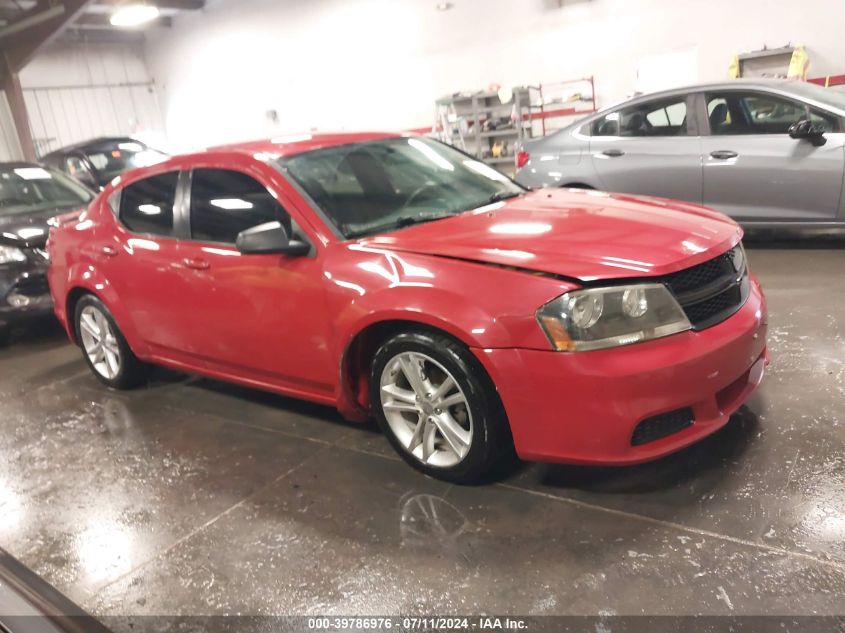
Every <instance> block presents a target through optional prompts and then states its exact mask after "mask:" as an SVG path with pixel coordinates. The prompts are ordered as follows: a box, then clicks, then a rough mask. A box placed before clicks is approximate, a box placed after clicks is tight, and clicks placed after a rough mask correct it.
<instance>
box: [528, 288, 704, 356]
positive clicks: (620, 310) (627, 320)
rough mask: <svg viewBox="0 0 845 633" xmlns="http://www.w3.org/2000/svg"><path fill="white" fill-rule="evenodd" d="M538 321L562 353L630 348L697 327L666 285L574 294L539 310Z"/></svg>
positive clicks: (555, 347)
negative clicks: (621, 346)
mask: <svg viewBox="0 0 845 633" xmlns="http://www.w3.org/2000/svg"><path fill="white" fill-rule="evenodd" d="M537 320H538V321H539V322H540V325H541V326H542V328H543V331H545V333H546V336H547V337H548V338H549V341H550V342H551V344H552V347H554V349H556V350H558V351H562V352H563V351H566V352H581V351H588V350H596V349H604V348H607V347H618V346H620V345H630V344H631V343H639V342H641V341H648V340H651V339H655V338H660V337H662V336H669V335H670V334H676V333H678V332H683V331H684V330H689V329H690V328H691V327H692V326H691V325H690V322H689V320H688V319H687V317H686V315H685V314H684V311H683V310H682V309H681V306H680V305H678V302H677V301H676V300H675V297H674V296H672V293H671V292H669V290H668V289H667V288H666V286H664V285H663V284H633V285H629V286H612V287H608V288H586V289H584V290H574V291H572V292H567V293H566V294H565V295H561V296H560V297H558V298H557V299H555V300H553V301H550V302H549V303H547V304H546V305H544V306H543V307H542V308H540V310H539V311H538V312H537Z"/></svg>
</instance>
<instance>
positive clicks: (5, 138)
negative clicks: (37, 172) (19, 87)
mask: <svg viewBox="0 0 845 633" xmlns="http://www.w3.org/2000/svg"><path fill="white" fill-rule="evenodd" d="M20 157H21V148H20V145H19V143H18V136H17V133H16V132H15V126H14V125H13V123H12V113H11V111H10V110H9V102H8V101H7V100H6V94H5V93H4V92H0V162H2V161H8V160H18V159H20Z"/></svg>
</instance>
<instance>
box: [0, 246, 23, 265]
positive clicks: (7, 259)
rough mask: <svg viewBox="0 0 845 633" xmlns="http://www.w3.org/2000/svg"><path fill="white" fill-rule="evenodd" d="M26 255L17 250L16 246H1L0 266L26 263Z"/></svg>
mask: <svg viewBox="0 0 845 633" xmlns="http://www.w3.org/2000/svg"><path fill="white" fill-rule="evenodd" d="M25 261H26V255H25V254H24V252H23V251H22V250H21V249H19V248H15V247H14V246H0V264H12V263H15V262H25Z"/></svg>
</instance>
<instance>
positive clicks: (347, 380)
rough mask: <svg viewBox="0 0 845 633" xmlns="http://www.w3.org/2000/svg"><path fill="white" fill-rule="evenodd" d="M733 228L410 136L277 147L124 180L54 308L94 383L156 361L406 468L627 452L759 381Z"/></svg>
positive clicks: (63, 240)
mask: <svg viewBox="0 0 845 633" xmlns="http://www.w3.org/2000/svg"><path fill="white" fill-rule="evenodd" d="M741 237H742V232H741V230H740V228H739V227H738V226H737V225H736V224H735V223H734V222H733V221H732V220H730V219H728V218H727V217H725V216H723V215H721V214H719V213H716V212H714V211H710V210H707V209H704V208H701V207H698V206H694V205H691V204H684V203H679V202H670V201H667V200H662V199H653V198H637V197H633V196H625V195H611V194H606V193H600V192H596V191H574V190H541V191H536V192H529V191H526V190H524V189H522V188H521V187H519V186H518V185H516V184H514V183H513V182H512V181H510V180H509V179H507V178H505V177H504V176H502V175H501V174H499V173H498V172H496V171H495V170H493V169H491V168H489V167H488V166H486V165H484V164H483V163H480V162H477V161H475V160H473V159H471V158H470V157H468V156H466V155H464V154H462V153H460V152H458V151H456V150H454V149H452V148H450V147H447V146H445V145H442V144H440V143H438V142H435V141H432V140H429V139H426V138H418V137H408V136H397V135H389V134H359V135H352V134H346V135H322V136H313V137H311V136H306V137H298V138H293V137H292V138H284V139H275V140H274V141H271V142H261V143H252V144H246V145H239V146H231V147H225V148H219V149H216V150H213V151H209V152H205V153H201V154H195V155H190V156H180V157H176V158H172V159H170V160H168V161H166V162H164V163H161V164H158V165H155V166H153V167H148V168H145V169H141V170H136V171H133V172H130V173H127V174H124V175H123V176H120V177H118V178H116V179H115V180H114V181H112V183H111V184H110V185H109V186H107V187H106V188H105V190H104V191H103V192H102V193H101V194H100V195H99V197H98V198H97V199H96V200H95V201H94V203H93V204H92V205H91V207H90V208H89V209H88V210H87V211H86V212H85V213H84V214H83V215H82V216H81V217H80V218H78V219H77V220H73V221H69V222H65V223H64V224H60V225H59V226H57V227H55V228H54V229H53V230H52V233H51V236H50V242H49V250H50V256H51V262H52V264H51V267H50V272H49V280H50V288H51V291H52V294H53V299H54V301H55V309H56V314H57V316H58V318H59V319H60V321H61V322H62V323H63V324H64V326H65V328H66V329H67V332H68V334H69V336H70V337H71V339H72V340H73V341H74V342H75V343H77V344H78V345H79V346H80V347H81V348H82V350H83V353H84V356H85V359H86V360H87V362H88V364H89V366H90V367H91V369H92V371H93V372H94V374H95V375H96V376H97V378H99V379H100V381H102V382H103V383H105V384H106V385H108V386H110V387H113V388H119V389H123V388H128V387H132V386H135V385H138V384H139V383H141V382H142V381H143V379H144V376H145V373H146V370H147V368H148V367H149V364H159V365H166V366H168V367H172V368H176V369H179V370H184V371H187V372H194V373H198V374H203V375H206V376H211V377H214V378H219V379H223V380H230V381H233V382H238V383H241V384H244V385H249V386H252V387H256V388H260V389H267V390H271V391H275V392H279V393H283V394H288V395H292V396H296V397H300V398H305V399H308V400H313V401H316V402H321V403H325V404H328V405H332V406H335V407H337V408H338V409H339V410H340V411H341V412H342V413H343V414H344V415H345V416H347V417H348V418H350V419H352V420H365V419H367V418H368V417H370V416H371V415H372V416H374V417H375V418H376V420H377V421H378V423H379V424H380V425H381V427H382V429H383V430H384V432H385V433H386V435H387V437H388V438H389V439H390V442H391V443H392V444H393V446H394V447H395V449H396V450H397V452H398V453H399V454H400V455H401V456H402V457H403V458H404V459H405V460H406V461H408V463H410V464H411V465H413V466H414V467H416V468H418V469H420V470H421V471H423V472H425V473H428V474H430V475H433V476H436V477H440V478H443V479H448V480H451V481H459V482H468V481H473V480H478V479H480V478H482V477H484V476H485V475H486V474H488V473H489V472H491V470H492V469H493V468H494V466H495V465H496V464H497V463H499V460H501V459H502V458H503V457H504V455H505V454H506V453H509V452H511V451H512V450H513V449H514V448H515V450H516V453H517V454H518V455H519V456H521V457H522V458H524V459H531V460H549V461H562V462H577V463H597V464H629V463H635V462H641V461H646V460H650V459H654V458H656V457H660V456H662V455H666V454H668V453H671V452H673V451H676V450H678V449H680V448H682V447H684V446H687V445H689V444H691V443H693V442H695V441H697V440H699V439H701V438H702V437H704V436H706V435H708V434H710V433H712V432H714V431H715V430H717V429H718V428H720V427H721V426H723V425H724V424H725V423H726V422H727V421H728V417H729V416H730V415H731V413H733V412H734V411H735V410H736V409H737V408H738V407H739V406H740V405H741V404H742V403H743V402H744V401H745V400H746V399H747V398H748V396H749V394H750V393H751V392H752V391H753V390H754V389H755V387H756V386H757V385H758V384H759V382H760V380H761V378H762V374H763V370H764V367H765V365H766V363H767V360H768V357H767V351H766V336H765V335H766V306H765V300H764V298H763V293H762V290H761V288H760V285H759V283H758V282H757V280H756V279H755V278H754V276H753V275H751V274H750V273H749V271H748V267H747V264H746V260H745V252H744V250H743V248H742V244H741V241H740V240H741Z"/></svg>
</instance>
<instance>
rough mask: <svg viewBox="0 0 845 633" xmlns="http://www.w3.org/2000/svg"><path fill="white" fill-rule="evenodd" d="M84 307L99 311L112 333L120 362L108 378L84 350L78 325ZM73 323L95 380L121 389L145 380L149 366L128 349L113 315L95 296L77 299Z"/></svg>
mask: <svg viewBox="0 0 845 633" xmlns="http://www.w3.org/2000/svg"><path fill="white" fill-rule="evenodd" d="M85 308H93V309H95V310H97V311H99V312H100V313H101V314H102V315H103V316H104V317H105V319H106V320H107V321H108V323H109V325H110V327H111V329H112V332H113V334H114V339H115V342H116V344H117V349H118V351H119V354H120V363H119V369H118V371H117V373H116V375H115V376H114V377H113V378H108V377H106V376H104V375H103V374H102V373H101V372H100V371H99V370H98V369H97V368H96V367H95V366H94V363H93V362H92V360H91V358H90V356H89V354H88V353H87V352H86V350H85V345H84V343H83V338H82V332H81V325H80V321H81V318H82V312H83V310H85ZM73 325H74V329H75V331H76V340H77V341H79V346H80V348H81V349H82V356H83V358H85V362H86V363H87V364H88V368H89V369H90V370H91V373H92V374H94V376H95V377H96V378H97V380H99V381H100V382H101V383H103V384H104V385H106V386H107V387H111V388H112V389H121V390H122V389H132V388H133V387H137V386H138V385H141V384H143V383H144V382H146V380H147V377H148V376H149V372H150V366H149V365H147V364H146V363H143V362H141V361H140V360H138V357H137V356H135V354H134V353H133V352H132V350H131V349H130V347H129V344H128V343H127V342H126V339H125V338H124V336H123V333H122V332H121V331H120V328H119V327H118V325H117V322H116V321H115V320H114V317H113V316H112V314H111V312H109V309H108V308H107V307H106V306H105V304H104V303H103V302H102V301H100V300H99V299H98V298H97V297H95V296H94V295H90V294H89V295H85V296H84V297H82V298H81V299H79V301H77V303H76V308H75V310H74V315H73Z"/></svg>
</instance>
